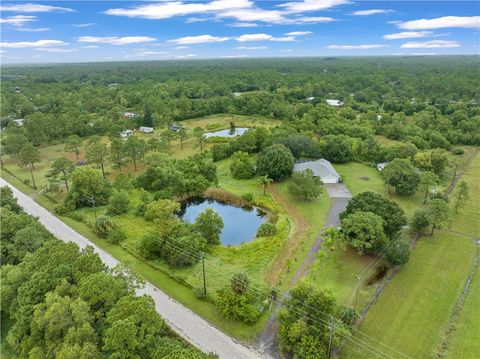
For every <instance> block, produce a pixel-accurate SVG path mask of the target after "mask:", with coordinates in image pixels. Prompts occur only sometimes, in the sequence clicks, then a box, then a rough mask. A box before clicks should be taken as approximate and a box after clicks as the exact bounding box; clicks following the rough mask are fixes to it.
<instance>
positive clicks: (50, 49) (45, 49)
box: [34, 47, 78, 53]
mask: <svg viewBox="0 0 480 359" xmlns="http://www.w3.org/2000/svg"><path fill="white" fill-rule="evenodd" d="M34 50H36V51H43V52H52V53H65V52H75V51H78V50H77V49H62V48H57V47H40V48H36V49H34Z"/></svg>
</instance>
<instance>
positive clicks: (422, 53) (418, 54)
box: [410, 52, 436, 56]
mask: <svg viewBox="0 0 480 359" xmlns="http://www.w3.org/2000/svg"><path fill="white" fill-rule="evenodd" d="M410 55H412V56H434V55H436V53H435V52H413V53H411V54H410Z"/></svg>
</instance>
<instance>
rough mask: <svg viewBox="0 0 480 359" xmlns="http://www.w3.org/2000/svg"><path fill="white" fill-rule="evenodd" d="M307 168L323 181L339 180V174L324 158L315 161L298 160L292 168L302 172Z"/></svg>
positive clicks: (336, 181)
mask: <svg viewBox="0 0 480 359" xmlns="http://www.w3.org/2000/svg"><path fill="white" fill-rule="evenodd" d="M307 169H309V170H311V171H312V172H313V175H314V176H315V177H319V178H320V179H321V180H322V182H323V183H339V182H341V178H340V175H339V174H338V173H337V171H335V168H333V166H332V164H331V163H330V162H329V161H327V160H326V159H324V158H320V159H319V160H316V161H305V162H298V163H296V164H295V167H294V168H293V170H294V171H295V172H302V171H305V170H307Z"/></svg>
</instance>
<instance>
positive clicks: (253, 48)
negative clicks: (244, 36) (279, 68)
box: [236, 46, 268, 50]
mask: <svg viewBox="0 0 480 359" xmlns="http://www.w3.org/2000/svg"><path fill="white" fill-rule="evenodd" d="M236 49H237V50H265V49H268V47H266V46H237V47H236Z"/></svg>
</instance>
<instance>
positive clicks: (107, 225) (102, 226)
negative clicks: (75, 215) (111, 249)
mask: <svg viewBox="0 0 480 359" xmlns="http://www.w3.org/2000/svg"><path fill="white" fill-rule="evenodd" d="M116 227H117V226H116V224H115V222H114V221H113V220H112V219H111V218H110V217H109V216H100V217H98V218H97V220H96V221H95V223H94V224H93V231H94V232H95V233H97V234H98V235H99V236H100V237H103V238H107V237H108V235H109V234H110V232H111V231H112V230H114V229H115V228H116Z"/></svg>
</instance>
